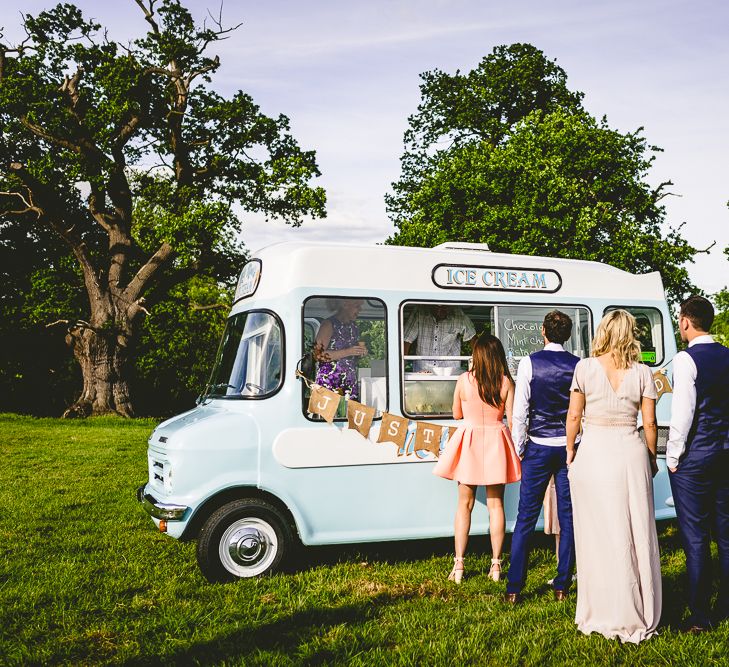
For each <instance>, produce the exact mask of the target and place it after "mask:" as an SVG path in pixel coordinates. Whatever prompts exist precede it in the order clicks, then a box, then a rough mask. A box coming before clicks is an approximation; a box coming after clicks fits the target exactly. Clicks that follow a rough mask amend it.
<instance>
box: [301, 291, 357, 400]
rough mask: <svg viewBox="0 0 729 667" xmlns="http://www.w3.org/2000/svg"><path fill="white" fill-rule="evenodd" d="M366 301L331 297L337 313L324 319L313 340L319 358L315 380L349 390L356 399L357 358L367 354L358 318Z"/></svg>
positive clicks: (327, 386) (328, 302)
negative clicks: (361, 338) (361, 337)
mask: <svg viewBox="0 0 729 667" xmlns="http://www.w3.org/2000/svg"><path fill="white" fill-rule="evenodd" d="M363 304H364V301H363V300H362V299H329V300H328V301H327V305H328V306H329V307H330V308H331V309H332V310H333V311H334V314H333V315H332V316H331V317H328V318H327V319H325V320H324V321H323V322H322V323H321V325H320V327H319V331H318V332H317V334H316V339H315V341H314V352H315V356H316V359H317V361H318V362H319V368H318V369H317V372H316V383H317V384H318V385H320V386H322V387H326V388H327V389H331V390H332V391H336V392H338V393H340V394H342V395H344V394H346V393H349V395H350V397H351V398H353V399H355V400H357V398H358V397H359V387H358V384H357V360H358V358H359V357H363V356H364V355H366V354H367V347H366V346H365V344H364V341H361V340H359V328H358V327H357V322H356V319H357V317H358V316H359V311H360V310H362V305H363Z"/></svg>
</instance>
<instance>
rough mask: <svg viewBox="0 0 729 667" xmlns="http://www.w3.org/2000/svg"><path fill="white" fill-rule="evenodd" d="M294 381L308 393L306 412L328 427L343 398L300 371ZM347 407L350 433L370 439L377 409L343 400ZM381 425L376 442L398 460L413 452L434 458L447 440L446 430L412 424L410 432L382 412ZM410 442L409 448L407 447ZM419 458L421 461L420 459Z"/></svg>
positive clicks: (396, 417)
mask: <svg viewBox="0 0 729 667" xmlns="http://www.w3.org/2000/svg"><path fill="white" fill-rule="evenodd" d="M296 377H298V378H299V379H300V380H302V381H303V382H304V383H305V384H306V386H307V387H309V389H310V390H311V396H310V397H309V405H308V408H307V409H308V411H309V412H310V413H311V414H313V415H319V416H320V417H322V418H323V419H324V420H326V421H327V422H329V423H330V424H333V423H334V417H335V416H336V414H337V410H338V409H339V405H340V401H341V399H342V396H341V395H340V394H338V393H337V392H335V391H331V390H330V389H327V388H326V387H322V386H320V385H318V384H316V383H315V382H312V381H311V380H309V378H307V377H306V376H305V375H304V374H303V373H302V372H301V371H299V370H297V371H296ZM345 399H346V403H347V423H348V426H349V429H350V430H353V431H357V432H358V433H359V434H360V435H362V436H363V437H364V438H367V439H369V435H370V430H371V428H372V422H373V421H374V419H375V417H376V416H377V412H378V410H377V408H374V407H372V406H369V405H365V404H363V403H359V402H358V401H355V400H352V399H351V398H349V397H345ZM381 418H382V422H381V424H380V432H379V435H378V437H377V442H378V443H381V442H390V443H392V444H394V445H396V446H397V448H398V453H397V455H398V456H402V455H403V454H406V455H407V454H412V453H414V452H416V451H420V452H430V453H431V454H433V456H435V457H436V458H437V457H438V456H439V454H440V443H441V442H442V440H443V438H444V437H445V438H447V437H448V433H449V430H450V429H449V427H448V426H441V425H440V424H431V423H429V422H421V421H416V420H412V421H413V423H414V424H415V429H414V430H413V429H410V428H409V426H410V423H411V420H409V419H408V418H407V417H401V416H399V415H395V414H393V413H391V412H386V411H383V412H382V417H381ZM408 438H409V444H408ZM420 458H422V457H420Z"/></svg>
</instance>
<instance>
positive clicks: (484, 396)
mask: <svg viewBox="0 0 729 667" xmlns="http://www.w3.org/2000/svg"><path fill="white" fill-rule="evenodd" d="M513 405H514V381H513V380H512V378H511V374H510V373H509V369H508V366H507V363H506V354H504V348H503V346H502V345H501V341H500V340H499V339H498V338H496V337H495V336H492V335H490V334H486V333H484V334H481V335H480V336H479V337H478V339H476V342H475V344H474V346H473V367H472V369H471V370H470V371H469V372H468V373H463V374H462V375H460V376H459V378H458V381H457V382H456V389H455V392H454V394H453V417H454V419H463V425H462V426H459V427H458V428H457V429H456V431H455V433H454V434H453V435H452V436H451V437H450V439H449V440H448V444H447V445H446V448H445V450H444V451H443V453H442V454H441V456H440V459H439V460H438V463H437V464H436V466H435V468H434V469H433V473H434V474H435V475H439V476H440V477H445V478H446V479H453V480H456V481H457V482H458V505H457V508H456V519H455V528H454V530H455V550H456V553H455V558H454V559H453V569H452V570H451V573H450V574H449V575H448V579H450V580H452V581H455V582H456V583H460V582H461V579H462V578H463V572H464V564H463V558H464V555H465V552H466V545H467V544H468V534H469V531H470V529H471V512H472V511H473V506H474V503H475V500H476V488H477V487H478V486H485V487H486V505H487V507H488V511H489V535H490V537H491V552H492V558H491V569H490V570H489V577H490V578H491V579H493V580H494V581H499V579H500V578H501V548H502V545H503V543H504V533H505V517H504V485H505V484H510V483H512V482H517V481H518V480H519V479H521V464H520V462H519V457H518V456H517V453H516V449H515V448H514V443H513V441H512V439H511V433H510V431H509V428H507V426H506V425H505V424H504V422H503V421H502V420H503V417H504V412H506V418H507V421H508V423H509V427H511V417H512V408H513Z"/></svg>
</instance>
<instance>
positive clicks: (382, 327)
mask: <svg viewBox="0 0 729 667" xmlns="http://www.w3.org/2000/svg"><path fill="white" fill-rule="evenodd" d="M302 332H303V341H302V344H303V355H304V357H305V359H307V360H308V361H309V362H311V363H309V364H308V365H307V367H308V370H309V373H310V379H311V380H312V381H314V382H316V384H318V385H321V386H322V387H326V388H327V389H331V390H332V391H336V392H337V393H338V394H340V395H341V396H342V399H341V400H340V404H339V409H338V411H337V415H336V418H337V419H346V417H347V406H346V399H347V398H351V399H353V400H355V401H359V402H360V403H364V404H365V405H369V406H371V407H374V408H376V409H377V416H378V417H379V416H380V415H381V413H382V411H383V410H386V409H387V374H386V360H387V329H386V309H385V304H384V303H383V302H382V301H380V300H379V299H374V298H366V297H362V298H351V297H339V296H321V297H319V296H317V297H312V298H310V299H307V300H306V301H305V302H304V309H303V325H302ZM302 387H303V396H302V407H303V411H304V414H305V415H306V416H307V417H308V418H310V419H311V418H312V416H311V415H309V414H308V413H307V410H306V408H307V406H308V403H309V393H310V392H309V390H308V388H307V387H306V385H305V384H303V385H302ZM315 419H317V420H318V417H315Z"/></svg>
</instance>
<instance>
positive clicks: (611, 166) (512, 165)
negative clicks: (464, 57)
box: [387, 44, 696, 301]
mask: <svg viewBox="0 0 729 667" xmlns="http://www.w3.org/2000/svg"><path fill="white" fill-rule="evenodd" d="M422 76H423V79H424V84H423V85H422V86H421V92H422V96H423V99H422V102H421V104H420V106H419V107H418V113H417V114H416V115H414V116H412V117H411V118H410V128H409V130H408V131H407V132H406V134H405V144H406V152H405V154H404V155H403V158H402V175H401V178H400V180H399V181H398V182H396V183H394V184H393V194H391V195H389V196H388V197H387V205H388V211H389V213H390V216H391V218H392V220H393V222H394V224H395V226H396V228H397V231H396V233H395V235H394V236H393V237H392V238H390V239H388V243H393V244H400V245H418V246H426V247H429V246H433V245H436V244H438V243H442V242H444V241H452V240H458V241H470V242H480V243H488V244H489V247H490V248H491V249H492V250H494V251H497V252H507V253H519V254H528V255H534V254H539V255H545V256H554V257H570V258H579V259H588V260H596V261H601V262H607V263H609V264H612V265H614V266H617V267H619V268H622V269H625V270H628V271H632V272H638V273H641V272H646V271H655V270H658V271H660V272H661V274H662V276H663V280H664V285H665V287H666V290H667V292H668V294H669V296H670V297H671V298H672V299H673V300H675V301H678V300H680V299H681V297H682V296H683V295H684V294H685V293H686V292H687V291H690V290H691V289H692V286H691V283H690V281H689V278H688V273H687V271H686V269H685V268H683V265H684V264H685V263H686V262H687V261H691V260H692V258H693V256H694V254H695V253H696V250H695V249H694V248H692V247H691V246H690V245H689V244H688V243H687V242H686V241H685V240H684V239H683V238H682V237H681V236H680V234H679V231H678V230H673V229H669V230H667V231H666V230H665V229H664V220H665V207H664V206H663V205H662V204H661V200H662V198H663V197H665V195H666V192H665V187H666V186H667V185H669V183H663V184H661V185H659V186H658V187H655V188H654V187H651V186H650V185H649V184H648V183H647V181H646V178H647V175H648V172H649V170H650V167H651V164H652V162H653V160H654V159H655V152H656V151H658V150H659V149H657V148H656V147H654V146H650V145H648V144H647V142H646V140H645V138H644V137H643V136H642V133H641V132H642V131H641V129H639V130H637V131H635V132H632V133H627V134H622V133H620V132H617V131H615V130H612V129H611V128H610V127H609V126H608V124H607V121H606V120H605V119H603V120H601V121H597V120H595V119H594V118H593V117H592V116H590V115H589V114H588V113H587V112H585V111H584V110H583V109H582V107H581V104H580V100H581V98H582V94H581V93H570V92H569V91H568V89H567V87H566V75H565V73H564V71H563V70H561V68H558V67H557V66H556V65H554V64H553V63H552V62H551V61H548V60H547V59H546V58H545V57H544V55H543V54H542V53H541V52H540V51H537V50H536V49H534V47H530V46H528V45H520V44H516V45H512V46H510V47H498V48H497V49H495V50H494V52H493V53H492V54H491V55H489V56H488V57H486V58H485V59H484V60H483V62H482V63H481V65H479V67H478V68H477V69H475V70H474V71H472V72H470V73H469V74H467V75H461V74H460V73H458V72H457V73H456V74H455V75H453V76H450V75H448V74H445V73H443V72H439V71H436V72H429V73H426V74H424V75H422ZM509 83H510V85H507V84H509ZM454 91H458V94H457V95H456V94H455V93H454Z"/></svg>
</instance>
